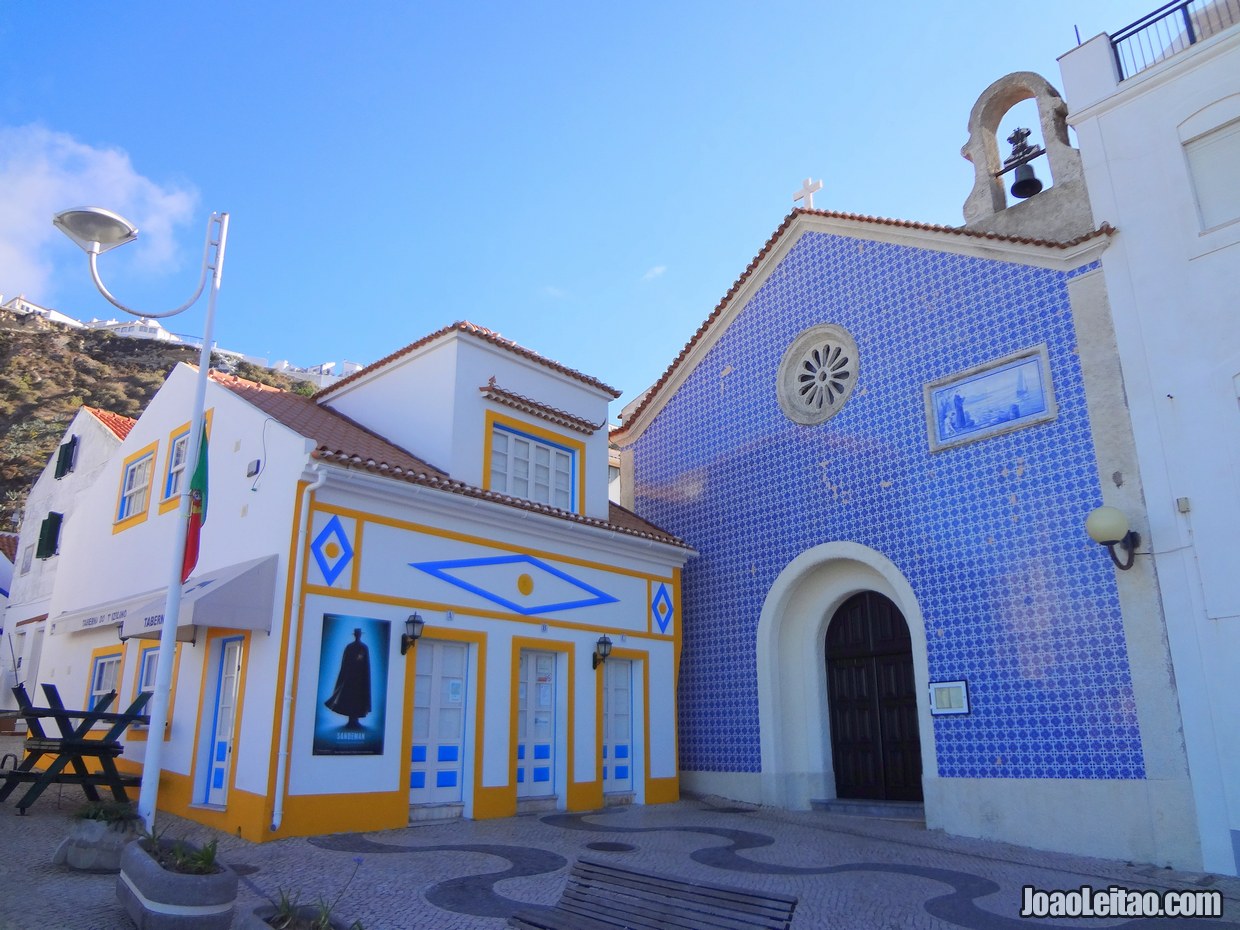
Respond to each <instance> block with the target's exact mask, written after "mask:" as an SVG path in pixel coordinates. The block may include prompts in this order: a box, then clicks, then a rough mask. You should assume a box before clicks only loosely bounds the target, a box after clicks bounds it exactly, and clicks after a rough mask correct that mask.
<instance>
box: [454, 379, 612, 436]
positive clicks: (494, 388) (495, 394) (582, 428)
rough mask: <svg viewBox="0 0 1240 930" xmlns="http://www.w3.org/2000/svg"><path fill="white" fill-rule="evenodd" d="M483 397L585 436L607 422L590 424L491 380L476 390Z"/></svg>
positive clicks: (581, 418) (582, 418)
mask: <svg viewBox="0 0 1240 930" xmlns="http://www.w3.org/2000/svg"><path fill="white" fill-rule="evenodd" d="M478 390H479V391H481V392H482V394H483V396H484V397H486V398H487V399H488V400H493V401H495V402H496V403H497V404H503V405H504V406H506V407H511V408H513V409H514V410H520V411H521V412H522V413H528V414H530V415H531V416H536V417H540V418H541V419H544V420H547V421H548V422H550V423H555V424H556V425H557V426H565V427H567V428H568V429H571V430H575V431H576V432H578V433H585V434H586V435H587V436H593V435H594V434H595V433H597V432H598V431H599V430H601V429H602V428H603V427H604V426H606V425H607V421H606V420H603V422H602V423H591V422H590V421H589V420H587V419H585V418H584V417H579V416H577V415H575V414H572V413H569V412H568V411H567V410H561V409H559V408H558V407H551V406H549V405H547V404H542V403H539V402H538V401H536V400H532V399H531V398H529V397H525V396H523V395H521V394H518V393H516V392H515V391H508V390H505V389H504V388H502V387H500V386H499V385H498V384H496V383H495V379H494V378H492V379H491V380H490V381H489V382H487V383H486V384H484V385H482V386H481V387H480V388H478Z"/></svg>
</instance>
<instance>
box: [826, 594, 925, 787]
mask: <svg viewBox="0 0 1240 930" xmlns="http://www.w3.org/2000/svg"><path fill="white" fill-rule="evenodd" d="M826 653H827V654H826V660H827V695H828V697H827V700H828V702H829V711H830V719H831V756H832V759H833V762H834V766H835V793H836V796H837V797H840V798H869V799H878V800H884V801H920V800H922V793H921V740H920V736H919V734H918V729H917V692H916V686H915V684H914V681H913V650H912V640H911V639H910V637H909V632H908V624H907V623H905V622H904V617H903V616H902V615H901V613H900V610H899V608H897V607H896V605H895V604H893V603H892V602H891V600H889V599H888V598H886V597H883V595H881V594H877V593H875V592H873V591H863V592H861V593H860V594H855V595H853V596H852V597H850V598H849V599H848V600H847V601H845V602H844V603H843V604H842V605H840V608H839V610H837V611H836V612H835V615H834V616H833V617H832V618H831V623H830V624H829V625H828V627H827V646H826Z"/></svg>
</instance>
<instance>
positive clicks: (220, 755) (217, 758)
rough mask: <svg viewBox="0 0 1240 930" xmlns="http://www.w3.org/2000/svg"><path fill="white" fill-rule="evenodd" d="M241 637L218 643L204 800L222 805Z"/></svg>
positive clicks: (229, 756) (226, 793) (225, 796)
mask: <svg viewBox="0 0 1240 930" xmlns="http://www.w3.org/2000/svg"><path fill="white" fill-rule="evenodd" d="M241 643H242V639H241V637H237V638H235V639H226V640H224V641H223V642H222V643H221V644H220V665H219V671H218V675H217V678H216V691H215V719H214V721H213V722H212V725H211V761H210V763H209V764H208V766H207V797H206V802H207V803H208V804H216V805H220V806H223V804H224V802H225V801H227V800H228V762H229V760H230V759H231V758H232V751H233V725H234V723H235V722H236V719H237V686H238V684H239V683H240V681H241Z"/></svg>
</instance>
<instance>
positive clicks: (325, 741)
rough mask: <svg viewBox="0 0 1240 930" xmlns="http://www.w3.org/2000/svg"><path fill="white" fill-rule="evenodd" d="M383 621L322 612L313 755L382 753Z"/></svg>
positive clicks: (386, 630) (387, 629)
mask: <svg viewBox="0 0 1240 930" xmlns="http://www.w3.org/2000/svg"><path fill="white" fill-rule="evenodd" d="M390 641H391V624H390V623H389V622H388V621H387V620H371V619H367V618H365V617H349V616H344V615H342V614H324V615H323V637H322V645H321V647H320V652H319V682H318V692H317V695H318V700H317V701H316V702H315V714H314V754H315V755H316V756H381V755H383V735H384V727H385V719H384V718H385V714H384V710H385V708H386V706H387V684H388V651H389V644H390Z"/></svg>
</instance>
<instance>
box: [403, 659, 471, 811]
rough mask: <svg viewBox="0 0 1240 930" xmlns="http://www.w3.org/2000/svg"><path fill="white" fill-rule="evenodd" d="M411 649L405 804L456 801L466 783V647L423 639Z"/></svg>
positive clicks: (467, 667)
mask: <svg viewBox="0 0 1240 930" xmlns="http://www.w3.org/2000/svg"><path fill="white" fill-rule="evenodd" d="M415 648H416V651H417V659H416V666H415V669H416V671H415V672H414V682H413V751H412V753H411V756H410V760H409V803H410V804H455V803H459V802H460V801H461V797H462V790H463V787H464V783H465V710H466V703H467V699H466V685H467V683H468V682H467V676H468V669H469V646H468V645H466V644H465V643H451V642H439V641H436V640H428V639H422V640H419V642H418V645H417V646H416V647H415Z"/></svg>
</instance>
